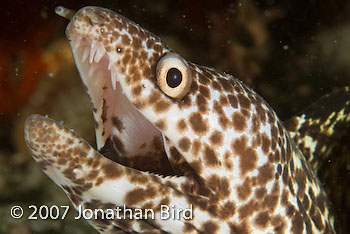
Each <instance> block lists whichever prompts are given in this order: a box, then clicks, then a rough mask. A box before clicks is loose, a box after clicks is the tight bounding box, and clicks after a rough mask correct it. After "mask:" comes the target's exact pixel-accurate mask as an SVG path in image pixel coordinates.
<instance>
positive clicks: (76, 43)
mask: <svg viewBox="0 0 350 234" xmlns="http://www.w3.org/2000/svg"><path fill="white" fill-rule="evenodd" d="M80 42H81V37H78V38H77V39H76V40H75V42H74V45H73V46H74V48H75V49H77V48H78V47H79V45H80Z"/></svg>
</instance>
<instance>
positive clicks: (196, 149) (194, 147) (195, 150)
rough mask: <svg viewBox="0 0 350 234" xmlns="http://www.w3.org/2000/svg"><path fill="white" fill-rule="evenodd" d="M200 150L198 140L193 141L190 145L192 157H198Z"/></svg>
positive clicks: (200, 146) (200, 144)
mask: <svg viewBox="0 0 350 234" xmlns="http://www.w3.org/2000/svg"><path fill="white" fill-rule="evenodd" d="M201 148H202V143H201V142H200V140H198V139H195V140H194V141H193V144H192V153H193V155H194V156H198V154H199V152H200V150H201Z"/></svg>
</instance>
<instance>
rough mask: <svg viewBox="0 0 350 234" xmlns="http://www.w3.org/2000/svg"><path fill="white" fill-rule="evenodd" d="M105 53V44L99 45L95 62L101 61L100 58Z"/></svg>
mask: <svg viewBox="0 0 350 234" xmlns="http://www.w3.org/2000/svg"><path fill="white" fill-rule="evenodd" d="M103 55H105V49H104V48H103V46H98V49H97V51H96V55H95V58H94V61H95V63H98V62H100V60H101V59H102V57H103Z"/></svg>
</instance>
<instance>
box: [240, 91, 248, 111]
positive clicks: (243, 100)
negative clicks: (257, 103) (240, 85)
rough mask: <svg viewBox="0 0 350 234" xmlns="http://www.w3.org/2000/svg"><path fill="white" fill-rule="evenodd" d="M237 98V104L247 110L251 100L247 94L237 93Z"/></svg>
mask: <svg viewBox="0 0 350 234" xmlns="http://www.w3.org/2000/svg"><path fill="white" fill-rule="evenodd" d="M237 98H238V102H239V105H240V106H241V107H242V108H246V109H248V110H249V109H250V105H251V102H250V100H249V98H248V97H247V96H245V95H243V94H241V93H240V94H238V96H237Z"/></svg>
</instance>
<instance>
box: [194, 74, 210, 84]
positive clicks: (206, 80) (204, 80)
mask: <svg viewBox="0 0 350 234" xmlns="http://www.w3.org/2000/svg"><path fill="white" fill-rule="evenodd" d="M197 74H198V81H199V83H201V84H204V85H208V84H209V82H210V80H209V78H207V76H204V75H203V74H202V73H197Z"/></svg>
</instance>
